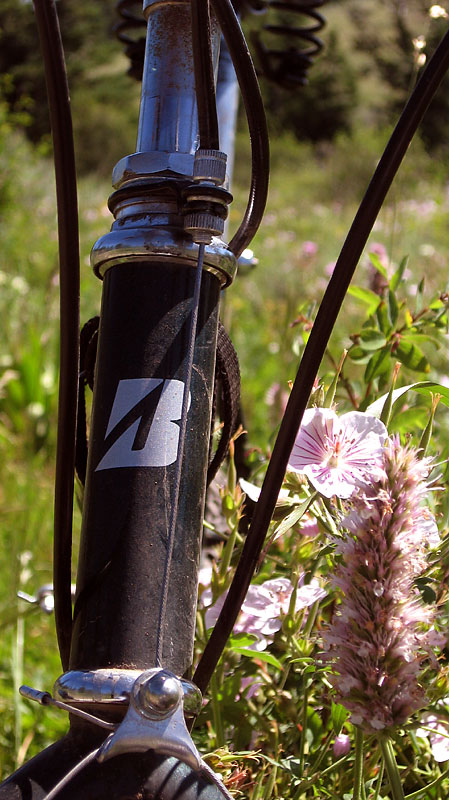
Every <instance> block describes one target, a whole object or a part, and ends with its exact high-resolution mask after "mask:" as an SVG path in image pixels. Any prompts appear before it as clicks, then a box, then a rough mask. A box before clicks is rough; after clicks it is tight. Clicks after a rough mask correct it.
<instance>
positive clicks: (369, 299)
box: [348, 286, 381, 317]
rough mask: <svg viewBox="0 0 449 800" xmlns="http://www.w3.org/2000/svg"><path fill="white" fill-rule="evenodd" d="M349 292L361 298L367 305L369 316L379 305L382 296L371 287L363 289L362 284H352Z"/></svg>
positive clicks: (352, 295)
mask: <svg viewBox="0 0 449 800" xmlns="http://www.w3.org/2000/svg"><path fill="white" fill-rule="evenodd" d="M348 294H349V295H351V297H355V298H356V300H360V301H361V302H362V303H363V304H364V305H365V306H366V313H367V314H368V316H369V317H371V315H372V314H374V312H375V311H376V308H377V306H378V305H379V303H380V302H381V300H380V297H379V295H378V294H376V293H375V292H372V291H371V289H362V287H361V286H350V287H349V289H348Z"/></svg>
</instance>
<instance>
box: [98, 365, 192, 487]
mask: <svg viewBox="0 0 449 800" xmlns="http://www.w3.org/2000/svg"><path fill="white" fill-rule="evenodd" d="M183 393H184V383H183V382H182V381H177V380H164V379H163V378H129V379H126V380H121V381H120V382H119V384H118V386H117V391H116V393H115V398H114V402H113V405H112V409H111V414H110V416H109V422H108V427H107V429H106V435H105V442H108V440H112V444H111V445H110V446H109V448H108V450H107V451H106V453H105V455H104V456H103V458H102V459H101V460H100V463H99V464H98V466H97V467H96V470H95V471H96V472H98V471H99V470H102V469H117V468H118V467H167V466H168V465H169V464H173V463H174V462H175V461H176V459H177V457H178V441H179V425H177V424H176V423H177V420H179V419H180V417H181V410H182V398H183ZM146 398H148V401H146ZM151 400H154V402H149V401H151ZM189 403H190V398H189ZM133 412H134V413H133ZM120 423H122V424H120ZM124 426H125V429H124V430H123V428H124ZM142 431H143V432H144V433H143V440H142ZM114 432H116V436H114Z"/></svg>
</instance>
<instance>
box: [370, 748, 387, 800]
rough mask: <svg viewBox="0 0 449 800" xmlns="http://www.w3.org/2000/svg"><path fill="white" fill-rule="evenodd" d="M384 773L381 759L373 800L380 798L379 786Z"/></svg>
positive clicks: (383, 764)
mask: <svg viewBox="0 0 449 800" xmlns="http://www.w3.org/2000/svg"><path fill="white" fill-rule="evenodd" d="M384 771H385V761H384V760H383V758H382V761H381V764H380V768H379V776H378V778H377V784H376V790H375V792H374V797H373V800H377V798H378V797H379V796H380V789H381V786H382V781H383V779H384Z"/></svg>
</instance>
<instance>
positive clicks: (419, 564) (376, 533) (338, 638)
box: [324, 438, 435, 733]
mask: <svg viewBox="0 0 449 800" xmlns="http://www.w3.org/2000/svg"><path fill="white" fill-rule="evenodd" d="M383 457H384V477H383V478H382V479H381V480H380V481H378V483H377V484H376V485H374V486H373V487H372V489H371V492H370V493H369V494H367V492H366V491H364V492H359V493H358V494H356V495H354V496H353V497H352V500H351V502H352V511H351V513H350V514H349V515H348V517H347V518H346V519H345V520H343V525H344V526H345V527H346V529H347V531H348V533H347V534H346V535H345V536H344V537H343V539H342V540H340V543H339V545H338V547H337V552H339V553H340V554H341V555H342V556H343V563H341V564H340V565H339V566H338V568H337V571H336V574H335V579H334V583H335V584H336V586H337V587H338V588H339V589H340V590H341V591H342V593H343V598H342V602H341V605H340V606H339V607H337V609H336V612H335V613H334V616H333V619H332V622H331V625H330V626H329V628H328V629H327V630H326V632H325V634H324V641H325V647H326V649H327V653H326V655H325V656H324V660H326V661H330V662H331V663H332V665H333V669H334V676H333V678H332V683H333V684H334V686H335V689H336V693H337V698H338V702H340V703H342V704H343V705H344V706H345V707H346V708H347V709H348V710H349V711H350V712H351V721H352V722H353V723H354V724H355V725H360V726H361V727H362V728H363V729H364V730H366V731H368V732H369V733H373V732H376V731H380V730H384V729H385V730H388V729H391V728H393V727H396V726H398V725H402V724H403V723H404V722H405V721H406V720H407V718H408V717H409V716H410V715H411V714H412V713H414V712H415V711H416V710H417V709H418V708H421V707H422V706H423V704H424V702H425V695H424V691H423V689H422V688H421V686H420V685H419V682H418V678H419V673H420V670H421V664H422V662H423V660H424V659H425V658H427V657H428V656H429V652H430V648H431V646H432V642H434V641H435V635H434V634H435V632H434V631H433V630H432V629H430V631H428V632H426V630H425V628H423V624H427V626H428V625H429V624H430V622H431V611H430V609H429V607H425V606H423V604H422V603H421V599H420V595H419V592H418V591H417V590H416V588H415V585H414V581H415V578H416V577H417V576H418V575H420V574H421V573H422V572H423V570H424V569H425V567H426V565H427V561H426V548H427V544H428V542H427V536H426V533H427V531H428V529H429V522H431V519H430V517H431V514H430V512H427V514H424V513H423V508H422V507H421V503H422V499H423V496H424V495H425V494H426V492H427V491H428V487H427V483H426V477H427V475H428V472H429V468H430V465H429V459H425V458H421V459H420V458H418V456H417V454H416V451H414V450H413V449H411V448H406V447H402V446H401V444H400V442H399V439H396V438H393V439H390V440H388V442H387V445H386V447H385V448H384V452H383Z"/></svg>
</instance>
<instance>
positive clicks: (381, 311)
mask: <svg viewBox="0 0 449 800" xmlns="http://www.w3.org/2000/svg"><path fill="white" fill-rule="evenodd" d="M376 317H377V322H378V323H379V328H380V330H381V331H382V333H384V334H385V336H388V334H389V333H391V331H392V329H393V325H392V322H391V317H390V309H389V306H387V304H386V302H385V300H382V302H381V303H380V305H379V307H378V309H377V311H376Z"/></svg>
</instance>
